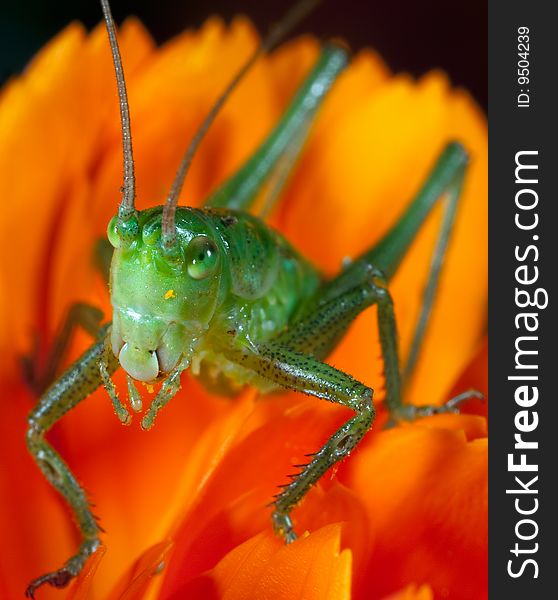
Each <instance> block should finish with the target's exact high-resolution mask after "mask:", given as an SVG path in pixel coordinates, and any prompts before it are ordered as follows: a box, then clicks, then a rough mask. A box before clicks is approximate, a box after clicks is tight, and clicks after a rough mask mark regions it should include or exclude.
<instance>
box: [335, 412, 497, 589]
mask: <svg viewBox="0 0 558 600" xmlns="http://www.w3.org/2000/svg"><path fill="white" fill-rule="evenodd" d="M454 418H455V419H464V418H465V417H458V416H455V417H454ZM486 473H487V443H486V439H475V440H474V441H472V442H467V441H466V439H465V436H464V434H463V432H461V431H459V430H454V431H450V430H444V429H438V428H427V427H426V426H424V425H423V424H422V422H420V421H419V422H417V423H416V424H414V425H411V426H408V427H402V428H397V429H394V430H390V431H384V432H382V433H381V434H379V435H377V436H375V437H374V440H373V443H372V444H369V445H368V446H367V447H366V448H365V449H364V450H363V451H362V452H359V453H356V454H355V456H354V458H353V459H352V460H351V461H350V464H347V473H346V475H347V477H348V480H349V483H350V485H351V487H352V488H353V489H354V490H355V492H356V493H357V494H358V495H359V497H360V498H361V499H362V501H363V502H364V504H365V506H366V507H367V509H368V511H369V514H370V516H371V527H372V531H373V535H374V539H375V552H374V553H373V555H372V557H371V559H370V561H369V563H368V565H367V568H366V571H367V574H368V582H369V583H368V585H369V586H372V582H374V583H373V589H372V587H368V588H363V589H362V593H363V594H364V595H363V596H362V597H366V598H370V597H381V596H382V595H385V594H388V593H390V592H392V591H393V590H394V589H398V588H400V587H402V586H404V585H406V584H408V583H409V582H416V583H419V584H420V583H423V582H424V583H428V584H429V585H430V586H431V587H432V589H433V590H434V592H435V593H436V594H437V595H440V596H447V595H449V596H450V597H452V598H462V599H464V600H465V599H469V598H479V599H480V598H484V597H485V596H486V593H487V564H486V562H487V550H486V542H487V521H486V517H487V477H486ZM372 591H373V596H370V593H371V592H372Z"/></svg>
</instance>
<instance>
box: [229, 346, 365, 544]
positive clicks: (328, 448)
mask: <svg viewBox="0 0 558 600" xmlns="http://www.w3.org/2000/svg"><path fill="white" fill-rule="evenodd" d="M229 357H230V358H231V360H235V361H236V362H238V364H241V365H242V366H243V367H245V368H248V369H250V370H252V371H254V372H256V373H258V374H259V375H260V376H261V377H264V378H266V379H268V380H270V381H273V382H274V383H276V384H278V385H281V386H283V387H285V388H287V389H290V390H295V391H299V392H303V393H305V394H309V395H311V396H316V397H318V398H323V399H325V400H329V401H330V402H336V403H338V404H342V405H344V406H347V407H348V408H351V409H352V410H354V411H355V413H356V416H354V417H353V418H352V419H349V420H348V421H347V422H346V423H345V424H344V425H343V426H342V427H340V428H339V429H338V430H337V431H336V432H335V433H334V434H333V435H332V436H331V437H330V438H329V440H328V441H327V442H326V444H325V445H324V446H323V447H322V448H321V449H320V450H319V451H318V452H317V453H316V454H315V455H314V456H313V458H312V460H311V461H310V462H309V463H308V464H307V465H305V466H304V468H303V470H302V471H301V473H299V474H298V475H297V476H296V478H295V479H294V480H293V481H292V482H291V483H290V484H289V485H288V486H287V487H286V488H285V489H284V490H283V491H282V492H281V493H280V494H279V495H278V496H277V497H276V499H275V502H274V505H275V509H274V511H273V515H272V520H273V526H274V529H275V531H276V532H277V533H278V534H279V535H281V536H282V537H283V538H284V539H285V541H286V542H287V543H289V542H292V541H294V540H295V538H296V534H295V532H294V531H293V526H292V521H291V517H290V513H291V511H292V509H293V508H294V507H295V505H296V504H298V502H300V500H302V498H303V497H304V496H305V495H306V493H307V492H308V491H309V489H310V488H311V487H312V486H313V485H314V484H315V483H316V482H317V481H318V479H319V478H320V477H321V476H322V475H323V474H324V473H325V472H326V471H327V470H328V469H329V468H330V467H332V466H333V465H334V464H335V463H336V462H338V461H340V460H342V459H343V458H344V457H346V456H348V455H349V454H350V452H351V451H352V450H353V449H354V448H355V447H356V445H357V444H358V443H359V442H360V440H361V439H362V437H363V436H364V434H365V433H366V432H367V431H368V430H369V429H370V426H371V425H372V421H373V420H374V416H375V411H374V406H373V404H372V394H373V392H372V389H370V388H369V387H367V386H365V385H364V384H362V383H360V382H359V381H357V380H356V379H354V378H353V377H351V376H350V375H347V374H345V373H343V372H341V371H339V370H337V369H335V368H334V367H331V366H330V365H327V364H325V363H323V362H320V361H319V360H317V359H315V358H313V357H311V356H307V355H305V354H301V353H300V352H296V351H293V350H291V349H289V348H287V347H285V346H282V345H280V344H277V343H274V342H271V343H266V344H261V345H257V347H256V348H255V351H252V350H249V349H247V348H243V349H239V348H236V349H230V350H229Z"/></svg>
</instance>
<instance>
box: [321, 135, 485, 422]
mask: <svg viewBox="0 0 558 600" xmlns="http://www.w3.org/2000/svg"><path fill="white" fill-rule="evenodd" d="M467 163H468V156H467V153H466V152H465V150H464V149H463V147H462V146H461V145H460V144H458V143H455V142H454V143H450V144H448V145H447V146H446V148H445V149H444V151H443V153H442V154H441V155H440V157H439V159H438V161H437V162H436V164H435V166H434V168H433V169H432V172H431V174H430V176H429V177H428V179H427V181H426V182H425V184H424V185H423V187H422V188H421V190H420V191H419V193H418V194H417V196H416V197H415V199H414V200H413V201H412V202H411V204H410V206H409V207H408V208H407V210H406V211H405V213H404V214H403V216H402V217H401V218H400V219H399V220H398V222H397V223H396V225H395V226H394V227H393V228H392V229H391V230H390V231H389V232H388V233H387V234H386V235H385V236H384V238H383V239H382V240H381V241H380V242H379V243H378V244H377V245H376V246H374V248H372V249H371V250H369V251H367V252H365V253H364V254H362V255H361V256H360V257H359V258H358V259H356V260H355V261H353V262H352V263H350V264H349V265H348V266H347V268H345V269H344V270H343V271H342V272H341V274H340V275H339V276H338V277H336V278H335V279H333V280H332V281H331V282H329V283H328V284H327V285H326V286H325V287H324V288H323V289H322V290H320V294H319V302H320V303H324V302H328V301H330V300H332V299H334V298H337V297H339V296H341V295H342V294H343V293H344V292H345V291H346V290H348V289H350V288H351V287H353V286H355V285H359V284H360V283H362V282H365V281H366V280H367V279H368V278H369V273H370V272H371V270H372V271H373V270H379V271H381V272H382V273H383V274H384V278H385V283H386V284H387V282H388V281H389V279H390V278H391V277H392V276H393V275H394V274H395V272H396V271H397V268H398V267H399V264H400V263H401V261H402V259H403V257H404V255H405V253H406V252H407V250H408V248H409V246H410V245H411V243H412V242H413V240H414V239H415V237H416V235H417V233H418V231H419V230H420V228H421V226H422V224H423V222H424V220H425V218H426V217H427V216H428V214H429V212H430V211H431V210H432V208H433V207H434V206H435V205H436V203H437V202H438V201H440V200H441V199H446V198H447V200H446V209H445V213H444V216H443V221H442V226H441V229H440V233H439V236H438V239H437V242H436V246H435V249H434V253H433V257H432V261H431V266H430V272H429V275H428V280H427V284H426V287H425V291H424V296H423V303H422V307H421V312H420V315H419V319H418V322H417V326H416V330H415V334H414V336H413V341H412V343H411V350H410V353H409V358H408V360H407V364H406V366H405V369H404V381H408V379H409V377H410V376H411V375H412V372H413V368H414V366H415V364H416V360H417V357H418V353H419V350H420V346H421V342H422V340H423V337H424V333H425V331H426V326H427V323H428V318H429V315H430V313H431V310H432V305H433V303H434V300H435V295H436V290H437V287H438V282H439V276H440V272H441V269H442V266H443V259H444V257H445V253H446V250H447V246H448V242H449V238H450V235H451V231H452V228H453V224H454V221H455V215H456V211H457V206H458V201H459V197H460V193H461V188H462V185H463V179H464V176H465V170H466V167H467ZM309 310H314V307H313V306H310V307H309ZM394 334H395V328H394ZM384 360H385V359H384ZM388 369H390V370H391V371H393V372H395V368H391V367H390V366H388V365H386V371H387V370H388ZM398 369H399V367H398ZM398 387H400V386H398ZM471 397H479V393H478V392H476V391H474V390H471V391H469V392H466V393H464V394H460V395H459V396H457V397H456V398H452V399H451V400H449V401H448V402H446V404H445V405H443V406H440V407H438V406H421V407H415V406H413V405H403V402H402V394H401V393H398V394H392V395H388V397H387V398H386V400H387V402H386V404H387V406H388V409H389V411H390V413H391V415H392V418H393V419H394V420H399V419H407V420H412V419H414V418H416V417H420V416H425V415H431V414H435V413H439V412H448V411H452V412H457V406H458V404H459V403H460V402H462V401H463V400H465V399H467V398H471Z"/></svg>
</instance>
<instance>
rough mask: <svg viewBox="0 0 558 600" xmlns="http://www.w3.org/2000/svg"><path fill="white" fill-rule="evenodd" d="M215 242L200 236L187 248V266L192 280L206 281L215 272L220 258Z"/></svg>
mask: <svg viewBox="0 0 558 600" xmlns="http://www.w3.org/2000/svg"><path fill="white" fill-rule="evenodd" d="M217 252H218V251H217V246H216V244H215V242H214V241H213V240H212V239H210V238H208V237H207V236H205V235H198V236H197V237H195V238H194V239H193V240H191V241H190V243H189V244H188V247H187V248H186V265H187V267H188V275H190V277H192V279H205V278H206V277H209V276H210V275H212V274H213V273H214V272H215V269H216V267H217V262H218V259H219V256H218V254H217Z"/></svg>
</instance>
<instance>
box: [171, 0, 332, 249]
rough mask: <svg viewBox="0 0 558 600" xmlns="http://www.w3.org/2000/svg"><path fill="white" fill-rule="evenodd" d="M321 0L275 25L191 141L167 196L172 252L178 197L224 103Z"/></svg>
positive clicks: (311, 0)
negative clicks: (259, 60) (262, 59)
mask: <svg viewBox="0 0 558 600" xmlns="http://www.w3.org/2000/svg"><path fill="white" fill-rule="evenodd" d="M320 1H321V0H300V2H297V3H296V4H295V5H294V6H293V7H292V8H291V9H290V10H289V11H288V12H287V13H286V15H285V16H284V17H283V18H282V19H281V20H280V21H279V22H278V23H276V24H275V25H273V26H272V27H271V28H270V30H269V33H268V34H267V35H266V37H265V38H264V40H263V41H262V42H261V44H260V45H259V46H258V47H257V48H256V50H255V51H254V52H253V53H252V55H251V56H250V57H249V58H248V60H247V61H246V62H245V63H244V64H243V65H242V67H241V68H240V69H239V70H238V72H237V73H236V75H235V76H234V77H233V78H232V80H231V81H230V83H229V85H228V86H227V87H226V88H225V90H224V91H223V93H222V94H221V96H219V98H218V99H217V101H216V102H215V104H214V105H213V107H212V108H211V110H210V111H209V113H208V115H207V117H206V118H205V120H204V121H203V123H202V124H201V126H200V128H199V129H198V131H197V132H196V134H195V135H194V137H193V139H192V141H191V142H190V145H189V146H188V148H187V150H186V153H185V154H184V156H183V158H182V161H181V162H180V166H179V167H178V171H177V172H176V175H175V178H174V181H173V183H172V186H171V189H170V192H169V195H168V196H167V200H166V202H165V206H164V209H163V222H162V232H161V238H162V242H163V246H164V247H165V248H167V249H171V248H172V247H174V245H175V243H176V227H175V219H174V217H175V213H176V206H177V204H178V198H179V196H180V192H181V191H182V186H183V185H184V179H185V177H186V174H187V173H188V171H189V169H190V165H191V164H192V160H193V158H194V155H195V153H196V151H197V149H198V147H199V145H200V143H201V141H202V140H203V138H204V137H205V134H206V133H207V131H208V129H209V127H210V126H211V124H212V123H213V121H214V120H215V117H216V116H217V114H218V113H219V111H220V110H221V107H222V106H223V104H225V102H226V100H227V99H228V97H229V96H230V95H231V93H232V92H233V91H234V89H235V88H236V86H237V85H238V84H239V83H240V81H242V79H243V77H244V76H245V75H246V73H247V72H248V71H249V70H250V68H251V67H252V66H253V64H254V63H255V62H256V61H257V60H258V58H260V56H262V55H263V54H266V53H267V52H269V51H271V50H272V49H273V47H274V46H275V45H276V44H278V43H279V42H280V41H281V40H282V39H283V38H284V37H285V36H286V35H287V34H288V33H289V32H290V31H291V30H292V29H293V28H294V27H295V26H296V25H297V24H298V23H299V22H300V21H301V20H302V19H303V18H304V17H305V16H306V15H307V14H308V13H309V12H311V11H312V10H313V9H314V8H315V7H316V6H317V5H318V4H319V3H320Z"/></svg>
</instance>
